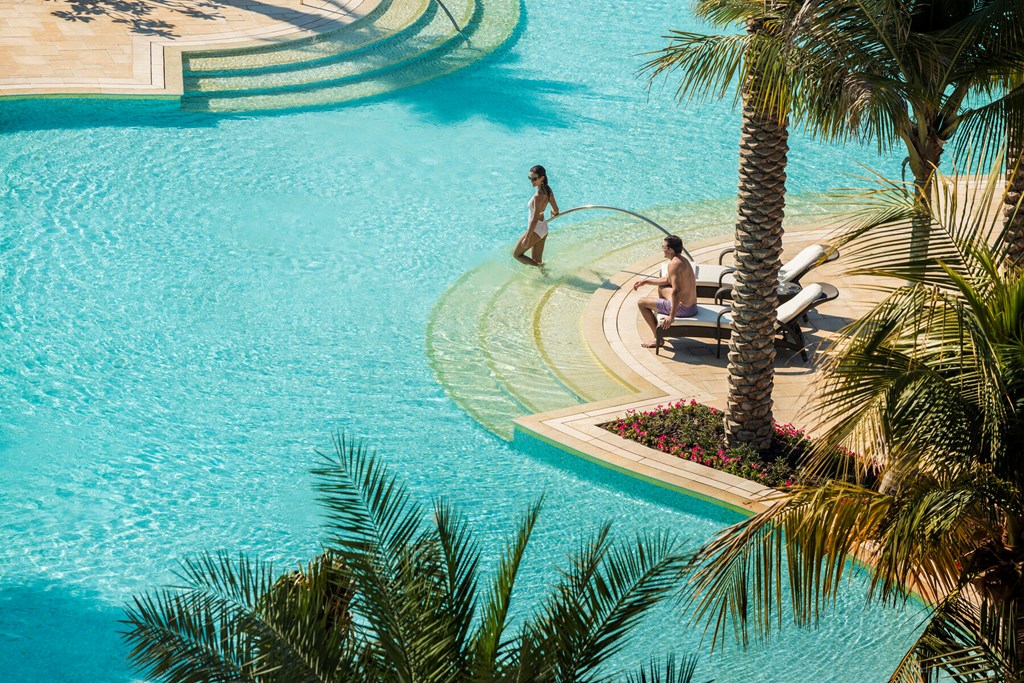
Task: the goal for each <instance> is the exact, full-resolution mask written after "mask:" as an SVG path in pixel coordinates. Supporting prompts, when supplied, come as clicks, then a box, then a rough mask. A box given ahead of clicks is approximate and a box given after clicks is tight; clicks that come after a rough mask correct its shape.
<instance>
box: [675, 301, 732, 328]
mask: <svg viewBox="0 0 1024 683" xmlns="http://www.w3.org/2000/svg"><path fill="white" fill-rule="evenodd" d="M728 308H729V307H728V306H715V305H713V304H707V305H705V304H697V315H695V316H693V317H691V318H676V319H675V320H673V321H672V324H673V325H691V326H695V327H710V328H712V329H714V328H715V327H716V326H717V325H718V314H719V313H721V312H722V311H724V310H726V309H728ZM664 320H665V316H663V315H660V314H659V315H658V322H659V323H661V322H663V321H664ZM731 325H732V313H726V314H725V315H723V316H722V327H730V326H731Z"/></svg>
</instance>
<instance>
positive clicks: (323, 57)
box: [182, 0, 519, 111]
mask: <svg viewBox="0 0 1024 683" xmlns="http://www.w3.org/2000/svg"><path fill="white" fill-rule="evenodd" d="M385 2H386V3H387V4H386V6H384V5H385ZM381 5H382V6H383V7H382V6H378V8H376V10H375V11H379V12H380V14H379V15H378V17H377V20H376V21H371V22H359V25H358V26H357V27H356V28H354V29H353V27H351V26H349V27H346V28H345V29H339V31H337V32H335V34H332V35H331V36H328V37H327V38H325V39H324V40H321V41H308V42H305V43H304V44H302V45H300V46H298V47H291V48H286V47H281V48H279V49H276V50H273V51H270V52H267V53H265V55H263V56H259V55H249V54H236V55H227V56H225V57H224V58H223V59H221V60H214V59H213V58H212V57H202V60H205V61H200V59H199V58H196V59H193V58H191V57H190V58H189V61H188V68H189V70H188V71H187V72H186V74H185V95H184V96H183V97H182V106H183V107H184V108H186V109H191V110H208V111H254V110H265V109H282V108H291V107H309V106H317V105H324V104H332V103H340V102H349V101H353V100H359V99H365V98H368V97H374V96H379V95H383V94H386V93H388V92H392V91H394V90H398V89H400V88H405V87H408V86H411V85H415V84H418V83H422V82H424V81H427V80H430V79H432V78H436V77H438V76H441V75H444V74H446V73H450V72H452V71H455V70H457V69H460V68H463V67H465V66H467V65H469V64H471V63H473V62H475V61H477V60H479V59H481V58H482V57H484V56H486V55H487V54H490V53H491V52H493V51H494V50H495V49H497V48H498V47H500V46H501V45H502V44H503V43H504V42H505V41H506V40H507V39H508V38H509V36H511V35H512V32H513V31H514V30H515V27H516V25H517V24H518V22H519V3H518V0H445V5H446V6H447V7H448V9H449V10H450V11H451V13H452V15H453V16H454V18H455V20H456V23H458V24H459V26H460V27H461V28H462V32H461V33H459V32H457V31H456V30H455V27H454V26H453V25H452V22H451V21H450V20H449V19H448V17H447V15H446V14H445V13H444V12H443V11H442V10H441V9H440V8H439V7H438V5H437V2H436V1H435V0H427V1H426V2H425V1H424V0H385V1H384V2H382V3H381ZM378 21H380V22H383V23H382V25H381V27H379V28H378V29H374V28H373V27H375V26H377V23H378ZM261 60H262V61H261Z"/></svg>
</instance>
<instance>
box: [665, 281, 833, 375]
mask: <svg viewBox="0 0 1024 683" xmlns="http://www.w3.org/2000/svg"><path fill="white" fill-rule="evenodd" d="M838 296H839V290H838V289H836V288H835V287H833V286H832V285H826V284H818V283H814V284H810V285H807V286H806V287H804V288H803V289H802V290H800V293H799V294H797V295H796V296H794V297H793V298H792V299H790V300H789V301H787V302H786V303H784V304H782V305H781V306H779V308H778V309H777V310H776V311H775V316H776V327H775V332H776V334H777V335H778V336H777V338H776V340H775V345H776V346H781V347H782V348H788V349H794V350H799V351H800V357H801V358H803V360H805V361H806V360H807V350H806V348H805V346H806V343H805V342H804V335H803V332H802V331H801V330H800V318H801V317H803V316H805V315H806V314H807V312H808V311H810V310H811V309H813V308H814V307H816V306H818V305H820V304H823V303H825V302H826V301H832V300H833V299H835V298H836V297H838ZM664 320H665V316H663V315H659V316H658V323H659V326H658V330H657V333H656V339H655V342H656V344H657V349H656V351H655V352H656V353H657V352H658V350H660V348H661V346H662V345H663V344H664V343H665V339H666V338H667V337H696V338H701V339H715V340H716V342H717V346H716V350H715V355H716V356H717V357H719V358H721V356H722V340H723V339H728V338H729V336H730V334H731V333H732V326H733V318H732V309H731V308H730V307H729V306H723V305H712V304H697V315H695V316H693V317H690V318H676V319H675V320H673V321H672V325H670V326H669V328H668V329H667V330H664V329H662V328H661V323H662V322H663V321H664Z"/></svg>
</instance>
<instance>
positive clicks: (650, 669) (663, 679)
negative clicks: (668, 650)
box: [626, 656, 712, 683]
mask: <svg viewBox="0 0 1024 683" xmlns="http://www.w3.org/2000/svg"><path fill="white" fill-rule="evenodd" d="M696 673H697V657H696V656H690V657H685V658H684V659H683V661H682V662H681V663H679V665H678V666H677V665H676V658H675V657H671V656H670V657H669V658H668V659H666V660H665V662H664V663H662V662H660V661H658V660H657V659H652V660H651V661H650V662H649V663H648V664H647V666H644V667H641V668H640V669H639V670H637V671H635V672H633V673H630V674H629V675H628V676H626V683H691V682H692V681H693V677H694V676H695V675H696ZM708 683H712V682H711V681H708Z"/></svg>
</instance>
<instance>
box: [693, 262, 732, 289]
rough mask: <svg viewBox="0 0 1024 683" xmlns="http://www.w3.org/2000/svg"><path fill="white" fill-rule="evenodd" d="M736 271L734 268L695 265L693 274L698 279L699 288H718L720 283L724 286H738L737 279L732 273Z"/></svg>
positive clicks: (702, 264) (705, 264) (708, 264)
mask: <svg viewBox="0 0 1024 683" xmlns="http://www.w3.org/2000/svg"><path fill="white" fill-rule="evenodd" d="M734 270H736V269H735V268H733V267H732V266H716V265H713V264H711V263H694V264H693V274H694V275H695V276H696V278H697V286H698V287H718V286H719V283H721V284H722V285H723V286H728V285H734V284H736V279H735V278H734V277H733V276H732V271H734Z"/></svg>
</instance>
